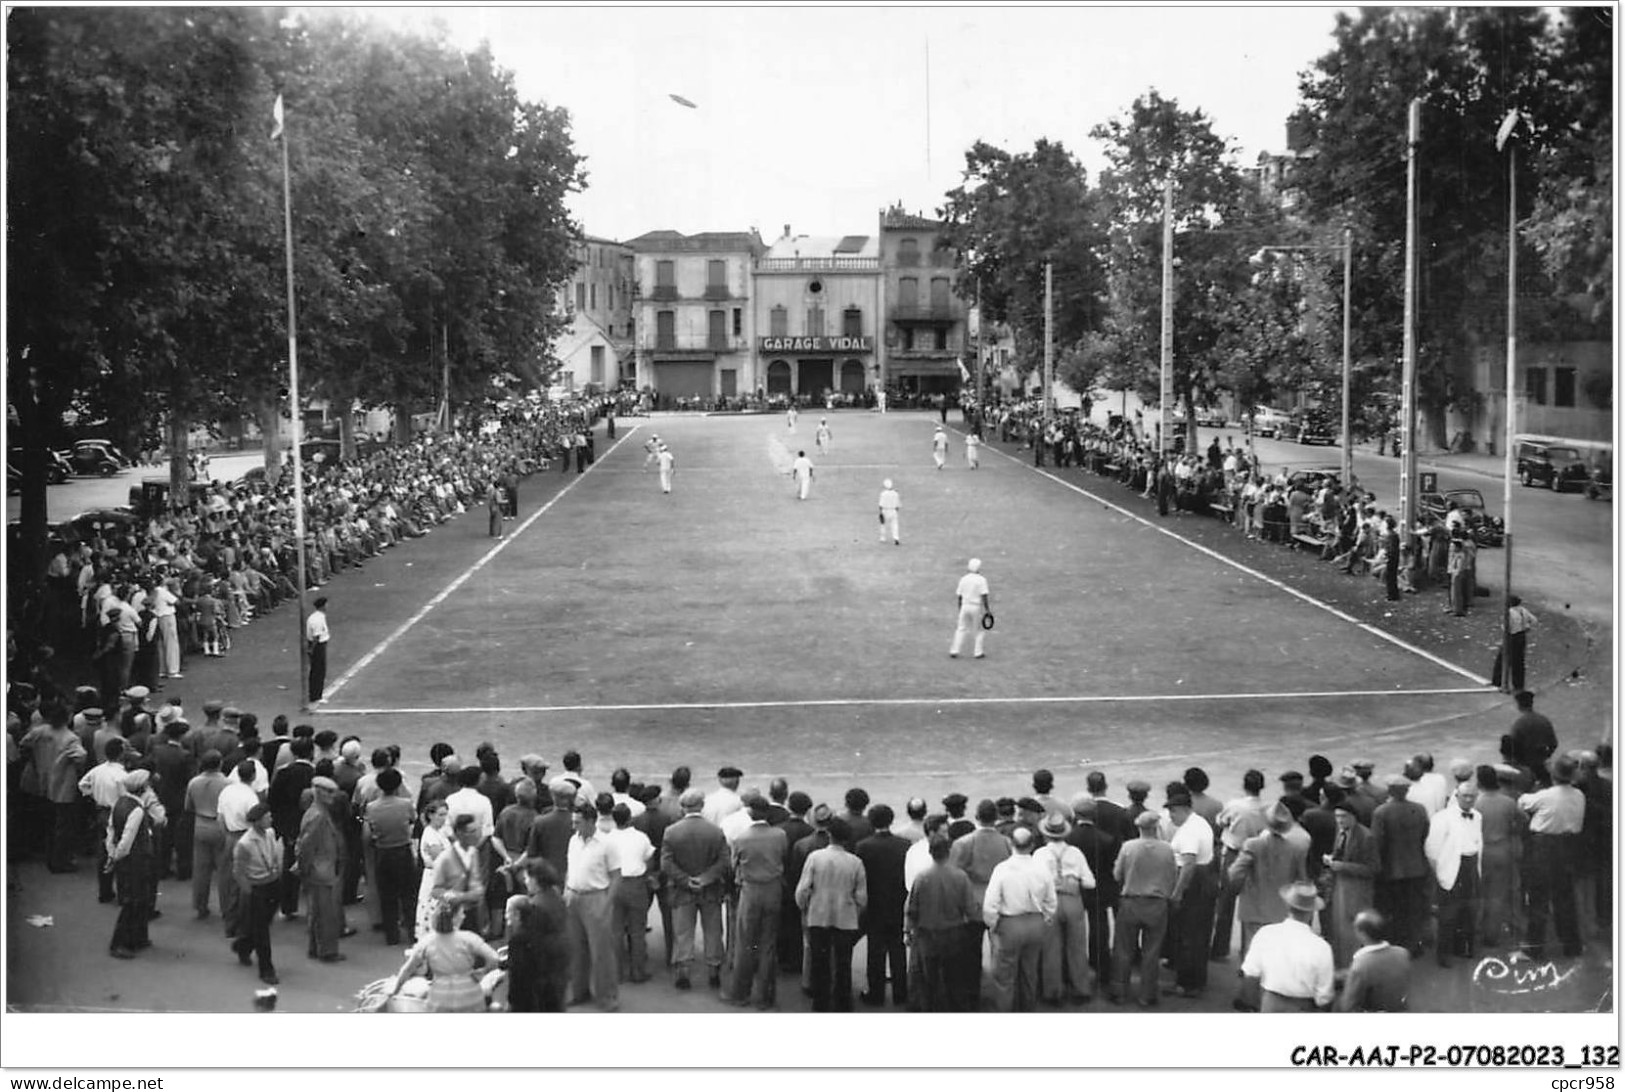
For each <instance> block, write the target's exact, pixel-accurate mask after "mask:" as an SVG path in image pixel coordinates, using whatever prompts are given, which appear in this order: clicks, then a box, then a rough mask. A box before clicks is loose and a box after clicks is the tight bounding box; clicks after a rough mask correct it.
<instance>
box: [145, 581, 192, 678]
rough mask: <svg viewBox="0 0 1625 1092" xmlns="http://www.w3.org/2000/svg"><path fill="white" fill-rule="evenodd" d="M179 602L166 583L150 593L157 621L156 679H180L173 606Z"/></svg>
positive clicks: (178, 641) (178, 648) (179, 641)
mask: <svg viewBox="0 0 1625 1092" xmlns="http://www.w3.org/2000/svg"><path fill="white" fill-rule="evenodd" d="M179 602H180V599H179V598H177V597H176V595H175V593H174V592H173V591H172V590H170V587H169V585H168V584H167V583H160V584H158V585H156V586H155V587H154V588H153V591H152V613H153V614H154V615H155V616H156V617H157V619H158V677H159V678H160V679H165V678H168V679H182V678H185V677H186V676H184V675H182V674H181V638H180V631H179V630H178V629H177V628H176V622H175V605H176V604H177V603H179Z"/></svg>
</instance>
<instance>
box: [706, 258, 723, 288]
mask: <svg viewBox="0 0 1625 1092" xmlns="http://www.w3.org/2000/svg"><path fill="white" fill-rule="evenodd" d="M705 283H706V285H707V287H710V288H724V287H726V286H727V284H728V263H727V262H717V261H709V262H706V263H705Z"/></svg>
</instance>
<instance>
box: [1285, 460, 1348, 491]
mask: <svg viewBox="0 0 1625 1092" xmlns="http://www.w3.org/2000/svg"><path fill="white" fill-rule="evenodd" d="M1281 473H1283V474H1285V475H1286V480H1287V485H1289V486H1292V485H1302V486H1303V487H1304V489H1306V490H1308V491H1309V492H1310V493H1313V492H1315V491H1317V490H1318V489H1319V488H1320V487H1321V486H1322V485H1324V484H1325V483H1326V482H1331V483H1332V485H1334V486H1335V485H1338V484H1340V483H1341V481H1342V478H1343V468H1342V467H1340V466H1329V465H1328V466H1283V467H1282V468H1281Z"/></svg>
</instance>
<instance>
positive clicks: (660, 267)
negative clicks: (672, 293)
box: [655, 261, 677, 288]
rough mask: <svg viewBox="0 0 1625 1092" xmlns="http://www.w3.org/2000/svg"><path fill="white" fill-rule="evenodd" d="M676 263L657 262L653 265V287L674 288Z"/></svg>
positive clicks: (675, 284) (675, 283)
mask: <svg viewBox="0 0 1625 1092" xmlns="http://www.w3.org/2000/svg"><path fill="white" fill-rule="evenodd" d="M676 264H677V263H676V262H671V261H659V262H656V263H655V287H656V288H675V287H676V286H677V273H676Z"/></svg>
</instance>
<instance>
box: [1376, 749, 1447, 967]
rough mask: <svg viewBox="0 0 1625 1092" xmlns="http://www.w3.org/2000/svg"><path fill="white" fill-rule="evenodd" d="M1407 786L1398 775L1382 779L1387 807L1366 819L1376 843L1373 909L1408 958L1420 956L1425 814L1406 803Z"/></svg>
mask: <svg viewBox="0 0 1625 1092" xmlns="http://www.w3.org/2000/svg"><path fill="white" fill-rule="evenodd" d="M1410 791H1411V783H1410V781H1409V780H1408V779H1407V778H1406V777H1404V775H1402V774H1395V775H1394V776H1392V777H1390V778H1389V779H1388V796H1389V799H1388V802H1387V803H1386V804H1384V805H1382V807H1380V808H1378V809H1377V810H1376V812H1375V813H1374V814H1373V815H1372V817H1371V833H1372V835H1373V836H1375V838H1376V840H1377V860H1378V861H1379V862H1380V865H1381V868H1380V871H1379V872H1378V873H1377V890H1376V899H1377V909H1378V910H1379V911H1381V912H1382V915H1383V917H1384V918H1386V919H1387V920H1388V921H1389V922H1390V923H1391V924H1390V932H1389V935H1390V936H1391V937H1392V938H1393V941H1394V943H1395V944H1397V945H1398V946H1399V947H1401V948H1404V949H1406V950H1407V951H1409V952H1410V953H1411V957H1412V958H1416V957H1417V956H1419V955H1421V952H1422V927H1423V921H1424V919H1425V918H1426V916H1427V909H1428V895H1429V884H1430V883H1431V882H1432V879H1433V870H1432V869H1431V868H1429V867H1428V860H1427V852H1426V846H1427V838H1428V820H1429V818H1430V816H1429V815H1428V812H1427V809H1426V808H1424V807H1423V806H1422V805H1420V804H1415V803H1412V802H1411V801H1410V800H1408V799H1407V796H1408V795H1409V793H1410Z"/></svg>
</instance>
